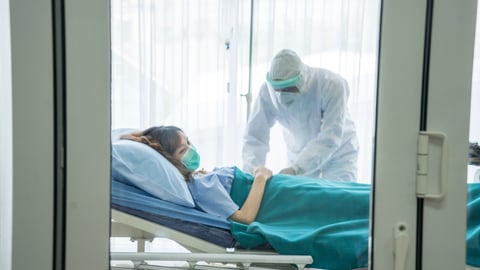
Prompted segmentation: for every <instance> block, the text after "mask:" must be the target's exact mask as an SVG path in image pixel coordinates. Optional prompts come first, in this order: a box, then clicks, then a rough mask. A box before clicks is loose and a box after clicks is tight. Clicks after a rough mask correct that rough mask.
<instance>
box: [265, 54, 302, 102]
mask: <svg viewBox="0 0 480 270" xmlns="http://www.w3.org/2000/svg"><path fill="white" fill-rule="evenodd" d="M303 69H304V65H303V63H302V61H301V60H300V57H298V55H297V54H296V53H295V52H293V51H291V50H282V51H280V52H279V53H277V55H275V57H274V58H273V59H272V63H271V65H270V71H269V72H268V73H267V78H266V80H267V82H268V84H269V85H270V86H271V87H272V88H273V89H274V90H275V94H276V96H277V98H278V100H279V103H281V104H283V105H285V106H290V105H291V104H293V103H294V102H295V99H296V98H298V96H299V94H300V93H301V91H302V86H303V82H304V78H303Z"/></svg>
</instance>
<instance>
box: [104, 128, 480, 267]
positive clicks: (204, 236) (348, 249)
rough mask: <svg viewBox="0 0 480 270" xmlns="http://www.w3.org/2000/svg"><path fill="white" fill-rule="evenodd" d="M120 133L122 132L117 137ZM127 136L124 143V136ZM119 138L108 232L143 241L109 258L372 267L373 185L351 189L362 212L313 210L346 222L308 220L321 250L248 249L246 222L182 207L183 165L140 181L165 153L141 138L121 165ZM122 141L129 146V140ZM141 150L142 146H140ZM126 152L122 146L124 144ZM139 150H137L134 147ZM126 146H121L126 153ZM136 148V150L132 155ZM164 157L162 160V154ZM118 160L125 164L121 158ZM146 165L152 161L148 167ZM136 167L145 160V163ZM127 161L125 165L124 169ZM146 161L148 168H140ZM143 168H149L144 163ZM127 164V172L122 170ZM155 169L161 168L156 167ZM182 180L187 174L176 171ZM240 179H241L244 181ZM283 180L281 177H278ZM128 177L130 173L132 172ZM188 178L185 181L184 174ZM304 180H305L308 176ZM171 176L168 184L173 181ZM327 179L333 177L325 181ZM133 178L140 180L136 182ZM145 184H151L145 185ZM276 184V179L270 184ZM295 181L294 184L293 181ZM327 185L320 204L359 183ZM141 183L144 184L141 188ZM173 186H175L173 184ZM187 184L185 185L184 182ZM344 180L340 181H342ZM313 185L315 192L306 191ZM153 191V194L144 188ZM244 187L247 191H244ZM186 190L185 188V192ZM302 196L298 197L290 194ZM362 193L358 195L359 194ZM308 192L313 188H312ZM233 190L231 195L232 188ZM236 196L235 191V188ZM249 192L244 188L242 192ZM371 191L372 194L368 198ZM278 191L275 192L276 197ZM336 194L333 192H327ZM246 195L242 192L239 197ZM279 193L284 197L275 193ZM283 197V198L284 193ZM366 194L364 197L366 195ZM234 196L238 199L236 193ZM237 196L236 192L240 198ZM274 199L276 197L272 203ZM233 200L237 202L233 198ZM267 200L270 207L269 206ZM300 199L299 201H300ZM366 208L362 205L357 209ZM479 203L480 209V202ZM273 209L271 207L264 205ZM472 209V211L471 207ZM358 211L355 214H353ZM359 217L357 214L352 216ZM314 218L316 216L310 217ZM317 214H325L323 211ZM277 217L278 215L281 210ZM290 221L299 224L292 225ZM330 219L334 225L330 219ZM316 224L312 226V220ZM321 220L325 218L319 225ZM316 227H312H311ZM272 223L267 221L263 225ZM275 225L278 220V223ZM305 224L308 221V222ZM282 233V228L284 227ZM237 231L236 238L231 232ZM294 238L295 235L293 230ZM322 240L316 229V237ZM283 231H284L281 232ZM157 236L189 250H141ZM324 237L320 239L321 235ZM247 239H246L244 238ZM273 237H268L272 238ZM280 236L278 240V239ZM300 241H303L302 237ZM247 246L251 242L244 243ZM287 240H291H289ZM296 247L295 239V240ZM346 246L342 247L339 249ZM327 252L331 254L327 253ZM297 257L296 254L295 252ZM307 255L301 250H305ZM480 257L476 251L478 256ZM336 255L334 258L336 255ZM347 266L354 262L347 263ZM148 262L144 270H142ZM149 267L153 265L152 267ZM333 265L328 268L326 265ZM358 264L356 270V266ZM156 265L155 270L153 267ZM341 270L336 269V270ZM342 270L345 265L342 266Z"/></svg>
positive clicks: (479, 189) (479, 192)
mask: <svg viewBox="0 0 480 270" xmlns="http://www.w3.org/2000/svg"><path fill="white" fill-rule="evenodd" d="M117 137H118V134H117ZM112 138H115V135H114V134H113V133H112ZM122 141H123V140H122ZM121 144H123V142H122V143H119V144H117V145H116V146H117V147H116V148H114V147H113V144H112V228H111V233H112V234H111V235H112V237H124V236H127V237H130V238H131V239H132V240H135V241H137V243H138V248H137V252H127V253H126V252H112V253H111V260H129V261H131V262H133V265H134V267H136V268H138V269H146V268H145V263H144V262H145V261H172V260H179V261H184V262H187V263H188V265H189V268H197V266H198V264H197V263H198V262H209V263H220V264H222V265H224V264H228V265H229V267H230V266H232V265H233V266H240V267H241V268H249V267H251V266H252V265H255V266H258V265H261V266H263V267H267V266H268V267H269V268H276V269H278V268H285V267H287V268H292V267H294V268H298V269H302V268H304V267H310V266H309V265H310V264H312V262H314V263H313V265H315V263H316V262H319V261H321V262H322V263H323V262H326V261H328V262H330V263H333V264H330V265H336V262H338V261H342V263H344V264H345V263H346V262H345V261H349V260H350V261H351V262H352V263H351V264H349V265H359V266H365V265H366V264H367V261H368V258H367V253H368V250H367V249H368V248H367V242H368V240H367V239H368V209H369V207H368V198H369V195H368V193H369V187H362V185H361V184H359V186H358V187H356V188H354V189H355V192H354V193H355V194H360V193H363V194H364V195H363V196H361V198H358V197H357V196H353V197H349V203H350V205H355V206H359V207H360V209H363V210H365V209H366V212H365V211H363V210H362V211H361V212H358V211H357V210H351V209H353V208H352V207H346V208H345V207H343V208H340V209H332V208H331V207H327V208H326V209H322V210H321V211H317V212H315V213H322V215H324V213H325V212H329V211H330V212H332V213H333V215H330V216H326V218H328V219H335V218H336V217H334V216H337V215H343V217H344V218H345V219H344V220H343V221H342V220H323V219H325V216H322V217H320V219H318V217H313V218H316V220H313V221H309V223H308V224H306V225H307V226H310V227H309V229H308V230H309V231H312V230H317V229H319V228H320V229H321V230H322V232H321V233H320V235H321V236H320V237H321V239H318V238H315V239H314V241H315V245H317V244H318V243H320V244H319V245H320V246H316V247H315V248H316V250H315V251H314V253H311V252H309V251H311V250H309V249H307V251H303V252H299V251H298V250H299V249H301V248H303V247H304V246H308V243H307V245H303V244H302V243H303V242H302V243H300V245H296V246H295V247H294V248H293V249H292V248H290V249H288V248H287V249H283V250H282V248H283V247H282V244H283V243H284V242H282V243H280V246H279V245H278V243H276V244H274V243H272V242H271V241H265V244H264V245H263V244H262V245H254V247H253V248H251V249H245V248H242V247H241V245H240V244H239V243H240V242H242V237H243V236H242V235H240V238H238V236H239V235H238V233H239V232H240V234H243V235H247V238H248V237H252V235H249V232H247V231H242V228H241V226H240V227H239V225H238V224H235V223H230V222H229V221H228V220H226V219H222V218H218V217H215V216H212V215H209V214H207V213H205V212H203V211H200V210H198V209H196V208H195V207H193V206H194V205H190V206H185V205H188V202H186V203H185V202H183V201H182V198H184V197H185V196H188V194H190V193H189V191H188V188H186V187H184V188H182V187H178V186H177V187H175V185H177V184H178V183H182V184H185V182H184V180H181V181H180V180H178V179H170V180H171V181H170V180H169V178H171V177H174V175H172V173H178V170H176V169H175V168H173V167H172V168H170V169H168V170H166V167H168V166H172V165H171V164H170V163H169V162H168V161H166V160H163V161H162V160H158V162H159V164H153V165H155V166H156V165H158V166H159V167H158V168H156V170H155V175H153V176H151V175H143V176H144V177H143V178H141V179H137V178H138V177H137V176H138V175H137V174H144V173H145V172H148V171H149V168H150V167H151V165H152V164H150V162H146V161H151V160H152V159H157V158H159V157H161V155H158V153H156V152H155V151H154V150H153V149H151V148H149V147H148V146H145V145H143V144H140V143H137V144H138V145H136V146H135V147H137V146H141V147H140V148H141V149H143V150H141V149H140V148H139V149H140V150H141V151H140V152H135V151H133V150H132V149H131V148H128V151H126V152H125V153H126V154H127V156H129V158H131V159H132V160H129V162H131V164H127V165H125V164H123V163H122V164H120V163H121V162H123V161H124V160H123V161H122V160H120V161H121V162H120V161H119V160H117V159H116V158H117V157H116V155H117V154H120V152H121V151H120V150H121V147H119V146H121ZM124 144H127V143H126V142H125V143H124ZM135 147H134V148H135ZM142 147H143V148H142ZM124 150H125V149H124ZM137 150H138V149H137ZM122 151H123V150H122ZM132 151H133V152H132ZM142 151H147V152H148V151H150V152H151V153H152V155H154V156H146V155H148V153H147V152H142ZM161 158H163V157H161ZM119 162H120V163H119ZM145 163H148V164H145ZM139 164H142V165H141V166H140V165H139ZM122 166H123V167H122ZM142 166H143V167H142ZM145 166H146V167H145ZM122 168H123V169H122ZM116 169H119V171H122V170H124V171H123V173H124V174H128V175H129V178H130V180H131V181H130V180H128V181H127V180H126V179H123V180H122V179H120V178H121V177H120V178H118V179H117V178H116V177H117V176H119V174H118V171H117V172H116ZM157 169H158V170H157ZM159 170H160V171H162V174H161V175H157V174H158V171H159ZM237 172H239V176H240V177H238V178H237V177H235V180H236V181H233V183H234V186H235V185H238V186H241V187H242V188H241V189H239V190H238V191H240V192H239V193H238V194H237V195H241V193H242V189H243V187H244V186H246V185H247V184H248V181H249V179H248V178H249V177H248V176H246V175H245V174H243V173H242V172H241V171H239V170H237ZM148 177H150V178H151V179H150V180H152V181H150V183H149V181H148V179H147V178H148ZM179 177H182V176H179ZM242 177H243V178H244V179H243V180H240V179H242ZM277 177H278V176H277ZM127 178H128V177H127ZM182 179H183V178H182ZM284 180H287V181H286V182H284V183H287V184H286V185H296V184H295V183H298V181H290V179H284ZM304 180H305V181H306V180H307V179H304ZM169 181H170V182H169ZM241 181H247V182H243V184H235V183H242V182H241ZM305 181H302V183H305ZM318 181H321V180H318V179H316V180H315V181H314V182H315V183H318ZM327 182H328V181H327ZM135 183H136V184H135ZM145 183H149V184H147V185H146V186H145ZM270 183H271V185H277V184H280V183H282V180H281V179H279V178H276V180H275V181H270ZM272 183H273V184H272ZM288 183H291V184H288ZM325 184H326V187H327V188H326V189H322V190H326V191H325V192H326V193H325V194H323V193H322V194H313V196H314V197H313V199H314V200H315V201H316V202H318V205H322V203H320V202H319V200H326V201H324V202H323V205H327V204H328V202H329V201H331V200H332V199H335V198H338V196H339V194H334V193H338V192H339V191H342V192H343V191H346V190H348V189H349V188H350V187H351V185H355V184H345V185H347V186H345V187H344V188H342V187H341V188H340V189H339V188H338V187H340V186H341V185H343V184H342V183H336V184H334V185H335V187H333V190H334V193H332V194H330V192H329V191H328V185H331V183H325ZM142 185H143V186H142ZM172 185H173V186H172ZM185 185H186V184H185ZM339 185H340V186H339ZM166 186H168V187H169V189H170V190H171V192H170V195H172V194H173V195H174V196H170V197H168V196H167V197H168V198H167V199H166V198H163V199H159V198H160V197H162V196H165V195H168V194H164V193H159V194H152V192H153V191H158V190H159V189H165V187H166ZM142 187H143V188H142ZM303 188H306V189H309V187H308V185H304V184H302V185H301V186H296V187H293V189H290V190H288V192H287V198H284V201H285V200H287V201H291V198H292V197H295V198H296V199H295V203H297V202H300V201H299V199H300V200H301V199H302V198H303V197H305V192H303V191H302V189H303ZM182 190H183V192H184V194H183V195H179V196H175V195H178V194H177V193H179V192H180V193H181V192H182ZM309 190H311V189H309ZM360 190H362V191H361V192H360ZM147 191H149V192H147ZM245 191H246V190H243V192H245ZM185 192H186V193H188V194H186V195H185ZM292 192H293V193H297V194H296V195H294V194H293V193H292ZM359 192H360V193H359ZM469 192H475V194H473V193H471V196H470V197H472V198H480V184H478V185H476V188H475V189H471V190H470V191H469ZM308 193H310V192H308ZM231 194H232V193H231ZM234 194H235V193H234ZM244 194H245V193H244ZM365 194H367V195H368V196H365ZM277 195H278V194H277ZM330 195H332V196H333V197H329V196H330ZM345 195H346V196H349V194H348V192H347V193H346V194H340V196H342V198H343V199H344V200H345V199H346V198H347V197H345ZM265 196H266V197H269V195H268V193H266V195H265ZM335 196H337V197H335ZM240 197H241V196H240ZM266 197H264V199H263V201H262V206H263V205H270V207H269V208H267V209H268V212H269V213H270V212H271V211H274V212H275V211H277V212H279V211H280V212H282V213H280V217H282V216H283V214H284V211H286V209H285V208H284V207H282V209H280V210H278V209H279V208H278V205H279V204H278V202H277V201H275V198H273V197H272V198H269V199H268V200H266ZM276 197H279V196H276ZM280 197H281V196H280ZM362 198H363V199H362ZM232 199H233V197H232ZM237 199H238V196H237ZM270 199H272V200H271V201H270ZM234 200H235V199H234ZM268 202H270V204H268ZM236 203H237V204H238V205H241V201H238V202H237V201H236ZM300 203H301V202H300ZM303 205H308V201H307V202H303ZM360 205H362V206H360ZM476 205H478V206H476ZM267 207H268V206H267ZM473 207H475V208H473ZM477 207H480V201H479V202H473V201H472V206H471V207H470V208H471V209H476V208H477ZM341 211H344V212H343V213H341V214H340V212H341ZM475 212H478V211H477V210H474V211H472V213H475ZM287 215H288V216H289V219H290V217H293V216H296V213H295V212H290V213H289V214H287ZM352 215H353V216H352ZM355 215H356V216H355ZM313 216H316V215H313ZM319 216H320V215H319ZM277 217H279V215H278V213H277ZM297 218H300V219H302V218H303V217H301V216H297ZM292 220H293V221H294V222H293V223H292ZM473 220H475V222H477V223H478V222H479V220H478V219H473ZM297 221H298V220H297V219H295V218H293V219H291V220H290V221H289V222H290V223H289V224H290V225H289V226H290V227H288V228H282V229H283V231H286V230H285V229H288V230H289V231H287V233H286V234H287V235H286V237H290V235H292V232H291V231H290V230H291V229H295V228H296V227H297V226H296V224H297V223H296V222H297ZM330 221H332V222H330ZM312 222H313V223H312ZM281 223H285V220H284V219H283V218H282V221H281ZM321 223H324V224H322V225H320V224H321ZM477 223H475V224H474V225H475V226H472V228H474V230H473V231H471V232H470V233H469V234H470V235H469V239H467V243H468V244H469V245H471V246H472V248H473V251H474V253H472V254H474V255H473V258H474V259H473V261H475V264H479V265H480V261H478V259H475V258H477V257H480V253H478V250H479V246H478V240H477V239H480V238H479V237H478V232H477V231H476V229H475V227H476V226H477V225H478V227H480V223H478V224H477ZM311 224H313V227H312V226H311ZM266 225H267V227H268V225H269V224H266ZM277 225H278V224H277ZM303 225H305V224H303ZM261 226H262V225H260V227H257V228H256V229H260V230H261V229H262V227H261ZM269 233H270V232H266V234H263V235H261V236H260V237H261V238H262V237H263V238H264V239H261V240H265V239H267V237H270V236H272V234H269ZM275 233H276V232H274V234H273V237H274V238H278V237H277V235H275ZM280 233H281V232H280ZM234 234H235V235H236V237H234V236H233V235H234ZM294 235H295V234H294ZM316 235H317V236H315V237H318V234H316ZM284 236H285V235H284ZM156 237H163V238H169V239H171V240H173V241H175V242H177V243H178V244H180V245H182V246H183V247H184V248H185V249H186V250H188V251H189V252H190V253H182V254H177V253H154V252H145V248H144V243H145V241H151V240H152V239H153V238H156ZM256 237H257V235H253V238H248V239H247V240H250V239H254V240H258V238H257V239H255V238H256ZM322 237H323V238H322ZM243 240H245V238H244V239H243ZM270 240H271V239H270ZM273 240H275V239H273ZM302 241H303V240H302ZM243 243H246V242H245V241H243ZM270 244H272V246H275V247H276V249H277V250H278V251H279V253H282V255H280V254H278V253H277V252H276V251H275V250H274V249H273V248H272V247H271V246H270ZM287 244H290V243H287ZM297 244H298V243H297ZM338 246H341V247H338ZM329 252H330V253H329ZM293 254H296V255H293ZM302 254H303V255H302ZM304 254H315V255H313V257H312V256H309V255H304ZM477 255H478V256H477ZM315 256H316V258H317V259H315V261H313V258H314V257H315ZM334 257H335V258H336V259H332V258H334ZM349 263H350V262H349ZM142 267H143V268H142ZM149 267H150V266H149ZM325 268H329V267H325ZM352 268H354V267H352ZM152 269H153V268H152ZM337 269H338V268H337ZM342 269H345V267H343V268H342ZM467 269H475V268H473V267H470V268H467Z"/></svg>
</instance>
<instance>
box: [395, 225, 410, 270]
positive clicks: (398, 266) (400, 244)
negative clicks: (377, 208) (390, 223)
mask: <svg viewBox="0 0 480 270" xmlns="http://www.w3.org/2000/svg"><path fill="white" fill-rule="evenodd" d="M407 229H408V228H407V225H406V224H405V223H403V222H399V223H397V225H396V226H395V228H394V230H393V237H394V241H395V247H394V251H393V253H394V263H395V267H394V268H393V269H394V270H405V269H406V268H405V267H406V264H407V255H408V244H409V243H410V238H409V236H408V230H407Z"/></svg>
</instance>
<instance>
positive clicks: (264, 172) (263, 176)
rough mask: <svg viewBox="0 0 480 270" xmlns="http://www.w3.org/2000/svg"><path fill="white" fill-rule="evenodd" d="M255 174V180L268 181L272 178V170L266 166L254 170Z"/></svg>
mask: <svg viewBox="0 0 480 270" xmlns="http://www.w3.org/2000/svg"><path fill="white" fill-rule="evenodd" d="M253 174H254V175H255V180H263V181H267V180H269V179H270V178H272V171H271V170H269V169H267V168H265V167H258V168H256V169H255V170H254V171H253Z"/></svg>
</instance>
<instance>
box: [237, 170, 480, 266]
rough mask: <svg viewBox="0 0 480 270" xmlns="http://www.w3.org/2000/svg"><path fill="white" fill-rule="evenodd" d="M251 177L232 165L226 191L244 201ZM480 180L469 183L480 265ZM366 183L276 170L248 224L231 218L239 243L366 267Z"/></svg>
mask: <svg viewBox="0 0 480 270" xmlns="http://www.w3.org/2000/svg"><path fill="white" fill-rule="evenodd" d="M252 182H253V176H252V175H250V174H246V173H243V172H242V171H241V170H239V169H237V168H235V174H234V181H233V185H232V189H231V192H230V195H231V197H232V199H233V200H234V201H235V202H236V203H237V204H238V205H242V204H243V202H244V201H245V199H246V197H247V195H248V192H249V190H250V187H251V184H252ZM479 197H480V184H469V189H468V204H467V206H468V229H467V264H468V265H471V266H480V245H479V244H480V238H479V235H480V209H477V208H479V207H480V198H479ZM369 202H370V185H368V184H360V183H346V182H335V181H329V180H324V179H311V178H305V177H299V176H295V177H292V176H288V175H275V176H273V177H272V179H270V181H268V182H267V186H266V189H265V194H264V197H263V200H262V206H261V208H260V211H259V213H258V216H257V218H256V221H255V222H253V223H251V224H250V225H248V226H247V225H244V224H240V223H237V222H232V223H231V225H230V226H231V232H232V234H233V236H234V237H235V239H236V240H237V241H238V242H239V244H240V245H241V246H242V247H245V248H254V247H256V246H258V245H262V244H265V243H269V244H270V245H271V246H272V247H273V248H274V249H275V250H276V251H277V252H278V253H280V254H307V255H311V256H312V257H313V260H314V261H313V263H312V264H311V265H309V267H315V268H324V269H331V270H344V269H353V268H359V267H367V266H368V238H369Z"/></svg>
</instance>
